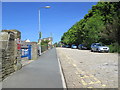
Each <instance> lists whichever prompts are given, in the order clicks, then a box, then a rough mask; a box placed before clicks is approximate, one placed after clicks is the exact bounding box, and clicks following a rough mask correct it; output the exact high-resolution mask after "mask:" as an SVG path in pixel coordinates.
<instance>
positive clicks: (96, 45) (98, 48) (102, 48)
mask: <svg viewBox="0 0 120 90" xmlns="http://www.w3.org/2000/svg"><path fill="white" fill-rule="evenodd" d="M93 51H96V52H107V53H108V52H109V47H107V46H102V44H100V43H93V44H92V45H91V52H93Z"/></svg>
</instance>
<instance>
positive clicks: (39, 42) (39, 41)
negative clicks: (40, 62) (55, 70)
mask: <svg viewBox="0 0 120 90" xmlns="http://www.w3.org/2000/svg"><path fill="white" fill-rule="evenodd" d="M42 8H50V6H45V7H40V8H39V10H38V15H39V16H38V17H39V22H38V25H39V30H38V31H39V32H38V33H39V40H38V45H39V46H40V47H39V55H41V32H40V9H42Z"/></svg>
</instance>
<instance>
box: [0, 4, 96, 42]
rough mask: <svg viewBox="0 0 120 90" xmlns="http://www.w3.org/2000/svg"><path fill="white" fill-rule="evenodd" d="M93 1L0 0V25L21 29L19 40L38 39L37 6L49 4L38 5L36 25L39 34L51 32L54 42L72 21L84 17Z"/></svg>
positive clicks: (45, 35)
mask: <svg viewBox="0 0 120 90" xmlns="http://www.w3.org/2000/svg"><path fill="white" fill-rule="evenodd" d="M96 4H97V2H3V4H2V29H17V30H19V31H21V38H22V40H26V39H30V41H37V40H38V9H39V8H40V7H44V6H46V5H50V6H51V8H50V9H45V8H42V9H40V10H41V16H40V19H41V20H40V21H41V22H40V25H41V32H42V38H46V37H49V36H51V33H52V36H53V42H58V41H60V39H61V36H62V35H63V33H64V32H66V31H67V30H68V29H69V28H71V26H72V25H74V24H75V23H76V22H78V21H79V20H80V19H83V18H84V15H85V14H87V13H88V11H89V10H90V9H91V8H92V5H96Z"/></svg>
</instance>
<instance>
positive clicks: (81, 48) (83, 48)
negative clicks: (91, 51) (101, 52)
mask: <svg viewBox="0 0 120 90" xmlns="http://www.w3.org/2000/svg"><path fill="white" fill-rule="evenodd" d="M78 49H80V50H86V49H88V48H87V47H86V45H85V44H79V45H78Z"/></svg>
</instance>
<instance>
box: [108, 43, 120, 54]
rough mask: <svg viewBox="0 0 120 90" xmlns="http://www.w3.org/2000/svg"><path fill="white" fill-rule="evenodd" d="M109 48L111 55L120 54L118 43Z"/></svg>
mask: <svg viewBox="0 0 120 90" xmlns="http://www.w3.org/2000/svg"><path fill="white" fill-rule="evenodd" d="M109 48H110V52H111V53H114V52H117V53H120V45H118V44H117V43H113V44H111V45H109Z"/></svg>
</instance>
